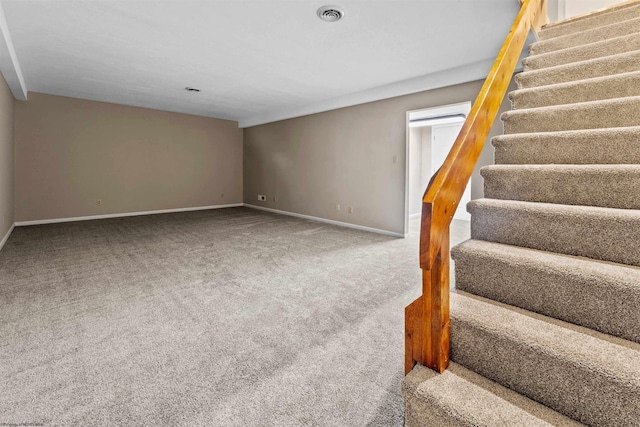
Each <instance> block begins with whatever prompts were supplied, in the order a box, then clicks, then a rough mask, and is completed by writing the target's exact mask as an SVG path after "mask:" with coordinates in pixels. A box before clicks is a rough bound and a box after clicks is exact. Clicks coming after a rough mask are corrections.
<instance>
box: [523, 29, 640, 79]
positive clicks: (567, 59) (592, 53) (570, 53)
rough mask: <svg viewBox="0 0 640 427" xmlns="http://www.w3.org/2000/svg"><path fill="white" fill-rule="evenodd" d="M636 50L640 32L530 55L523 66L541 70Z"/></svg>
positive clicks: (639, 46) (639, 41) (639, 44)
mask: <svg viewBox="0 0 640 427" xmlns="http://www.w3.org/2000/svg"><path fill="white" fill-rule="evenodd" d="M636 50H640V32H638V33H633V34H628V35H625V36H620V37H614V38H611V39H606V40H601V41H597V42H592V43H587V44H584V45H580V46H573V47H568V48H565V49H560V50H555V51H553V52H547V53H542V54H539V55H530V56H528V57H526V58H524V59H523V60H522V64H523V65H524V69H525V70H529V69H541V68H546V67H551V66H557V65H562V64H569V63H575V62H580V61H585V60H588V59H594V58H600V57H603V56H610V55H613V54H617V53H623V52H631V51H636Z"/></svg>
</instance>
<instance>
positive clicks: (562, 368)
mask: <svg viewBox="0 0 640 427" xmlns="http://www.w3.org/2000/svg"><path fill="white" fill-rule="evenodd" d="M451 338H452V339H451V360H453V361H455V362H456V363H459V364H461V365H463V366H465V367H467V368H468V369H471V370H473V371H475V372H477V373H479V374H481V375H483V376H484V377H486V378H489V379H491V380H493V381H496V382H497V383H499V384H501V385H504V386H506V387H509V388H510V389H512V390H515V391H517V392H518V393H520V394H523V395H525V396H527V397H530V398H531V399H533V400H536V401H538V402H541V403H543V404H544V405H546V406H548V407H550V408H552V409H554V410H556V411H558V412H560V413H562V414H565V415H567V416H569V417H571V418H574V419H577V420H579V421H581V422H583V423H586V424H588V425H611V426H613V425H628V422H629V420H633V419H635V420H637V419H639V418H638V417H640V411H639V409H638V406H635V407H634V406H633V405H631V407H630V406H629V405H628V403H627V402H625V401H624V399H623V398H621V396H623V397H628V396H634V395H636V396H637V393H638V390H637V389H634V388H633V387H632V386H631V385H630V384H626V383H625V382H623V381H616V380H615V379H613V378H610V377H608V376H606V375H602V374H601V373H600V372H596V371H592V370H590V369H589V367H584V366H581V365H579V364H577V365H576V364H572V363H571V362H570V361H568V360H565V359H561V358H558V357H553V355H550V354H547V353H546V352H544V351H543V350H541V349H540V348H535V347H533V348H532V347H530V346H528V345H522V344H521V343H519V342H517V341H514V340H510V339H508V338H505V337H503V336H501V335H499V334H496V333H491V332H489V331H487V330H485V329H481V328H478V327H475V325H474V324H472V323H470V322H465V321H460V320H459V319H457V318H456V316H455V312H454V313H453V314H452V318H451Z"/></svg>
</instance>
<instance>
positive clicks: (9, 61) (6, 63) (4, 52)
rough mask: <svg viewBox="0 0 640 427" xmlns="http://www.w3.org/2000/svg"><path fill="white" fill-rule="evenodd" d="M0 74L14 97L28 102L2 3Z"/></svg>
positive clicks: (0, 12)
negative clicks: (0, 73)
mask: <svg viewBox="0 0 640 427" xmlns="http://www.w3.org/2000/svg"><path fill="white" fill-rule="evenodd" d="M0 72H2V75H3V76H4V79H5V81H6V82H7V85H8V86H9V89H11V93H12V94H13V97H14V98H15V99H18V100H20V101H26V100H27V85H26V83H25V81H24V76H23V75H22V69H21V68H20V64H19V63H18V57H17V56H16V51H15V49H14V47H13V41H12V40H11V34H10V33H9V27H8V25H7V20H6V18H5V15H4V9H3V8H2V3H0Z"/></svg>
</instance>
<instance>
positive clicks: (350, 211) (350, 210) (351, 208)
mask: <svg viewBox="0 0 640 427" xmlns="http://www.w3.org/2000/svg"><path fill="white" fill-rule="evenodd" d="M347 212H349V213H350V214H352V213H353V206H349V209H348V210H347Z"/></svg>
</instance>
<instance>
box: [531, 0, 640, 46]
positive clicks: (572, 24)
mask: <svg viewBox="0 0 640 427" xmlns="http://www.w3.org/2000/svg"><path fill="white" fill-rule="evenodd" d="M639 16H640V3H638V2H635V3H630V4H627V5H620V6H618V7H615V6H614V8H611V9H608V10H605V11H602V12H598V13H593V14H591V15H588V16H583V17H578V18H574V19H572V20H568V21H561V22H557V23H552V24H548V25H546V26H545V27H543V28H542V30H541V31H539V32H538V38H539V39H540V40H548V39H552V38H555V37H562V36H565V35H568V34H574V33H580V32H582V31H585V30H589V29H591V28H596V27H600V26H604V25H609V24H614V23H616V22H620V21H624V20H626V19H630V18H637V17H639Z"/></svg>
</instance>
